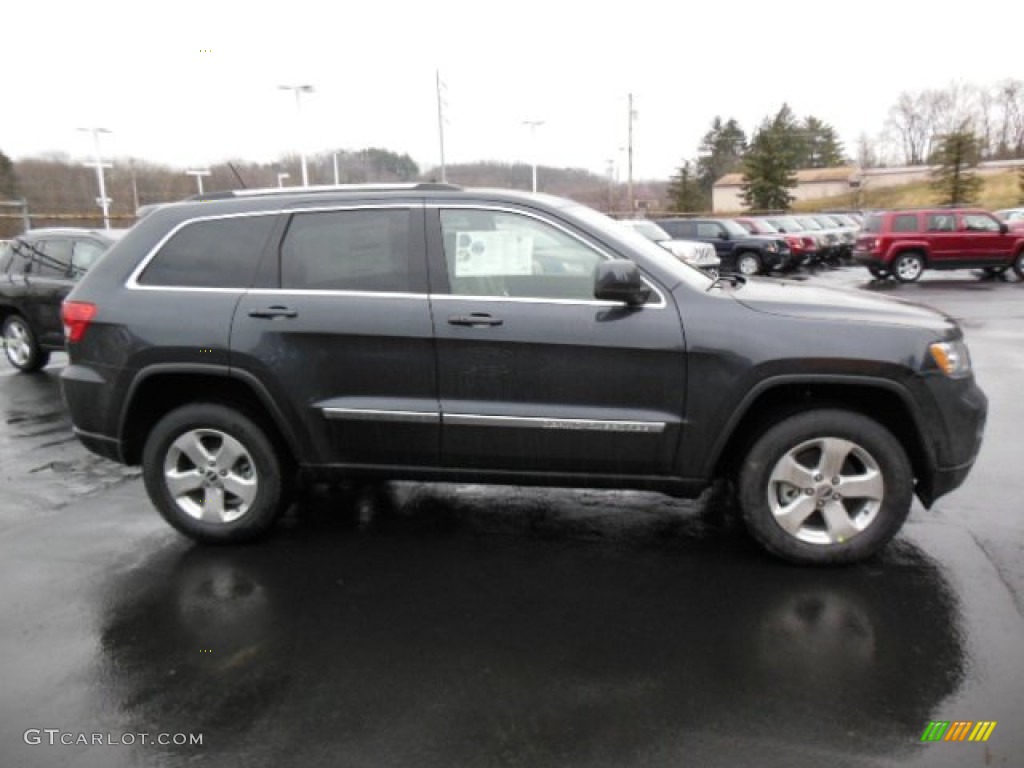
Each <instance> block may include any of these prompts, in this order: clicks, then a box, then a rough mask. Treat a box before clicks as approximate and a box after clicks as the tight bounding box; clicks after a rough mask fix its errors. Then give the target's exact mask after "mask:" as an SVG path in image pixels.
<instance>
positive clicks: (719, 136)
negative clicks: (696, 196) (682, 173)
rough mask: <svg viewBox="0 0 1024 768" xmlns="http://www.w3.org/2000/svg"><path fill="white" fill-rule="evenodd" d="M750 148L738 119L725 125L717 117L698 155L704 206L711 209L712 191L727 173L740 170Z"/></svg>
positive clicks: (730, 119)
mask: <svg viewBox="0 0 1024 768" xmlns="http://www.w3.org/2000/svg"><path fill="white" fill-rule="evenodd" d="M746 146H747V135H746V134H745V133H744V132H743V129H742V128H740V124H739V123H738V122H736V120H735V119H734V118H729V119H728V120H726V121H725V122H723V121H722V118H721V117H718V116H717V115H716V116H715V119H714V120H712V121H711V129H710V130H709V131H708V132H707V133H705V134H704V138H702V139H701V141H700V145H699V147H698V149H697V151H698V152H699V154H700V157H699V159H698V160H697V181H698V184H699V186H700V190H701V192H702V193H703V195H704V200H703V206H704V207H706V208H710V207H711V206H710V204H711V190H712V188H713V187H714V186H715V182H716V181H718V180H719V179H720V178H722V177H723V176H725V174H727V173H733V172H734V171H737V170H739V168H740V165H741V164H742V162H743V153H744V151H745V150H746Z"/></svg>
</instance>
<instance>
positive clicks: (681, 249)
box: [619, 219, 722, 277]
mask: <svg viewBox="0 0 1024 768" xmlns="http://www.w3.org/2000/svg"><path fill="white" fill-rule="evenodd" d="M619 223H620V224H625V225H626V226H627V227H629V228H630V229H632V230H633V231H634V232H637V233H639V234H641V235H643V236H644V237H646V238H647V239H648V240H651V241H652V242H655V243H657V244H658V245H660V246H661V247H662V248H664V249H665V250H666V251H668V252H669V253H671V254H672V255H673V256H675V257H676V258H677V259H679V260H680V261H684V262H686V263H687V264H689V265H690V266H691V267H696V268H697V269H701V270H704V271H705V272H707V273H708V274H709V275H711V276H712V277H718V268H719V267H720V266H721V265H722V260H721V259H720V258H718V254H717V253H716V252H715V246H713V245H711V244H710V243H698V242H694V241H693V240H674V239H672V236H671V235H669V233H668V232H666V231H665V230H664V229H662V228H661V227H659V226H658V225H657V224H655V223H654V222H653V221H648V220H647V219H621V220H620V222H619Z"/></svg>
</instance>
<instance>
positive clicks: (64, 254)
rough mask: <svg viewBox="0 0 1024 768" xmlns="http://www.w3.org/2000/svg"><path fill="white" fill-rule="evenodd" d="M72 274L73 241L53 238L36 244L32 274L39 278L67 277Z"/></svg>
mask: <svg viewBox="0 0 1024 768" xmlns="http://www.w3.org/2000/svg"><path fill="white" fill-rule="evenodd" d="M70 273H71V241H70V240H68V239H67V238H63V237H60V238H53V239H49V240H42V241H40V242H38V243H36V247H35V253H34V254H33V257H32V274H33V275H36V276H38V277H67V276H68V275H69V274H70Z"/></svg>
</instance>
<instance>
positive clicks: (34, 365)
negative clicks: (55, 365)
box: [3, 315, 50, 373]
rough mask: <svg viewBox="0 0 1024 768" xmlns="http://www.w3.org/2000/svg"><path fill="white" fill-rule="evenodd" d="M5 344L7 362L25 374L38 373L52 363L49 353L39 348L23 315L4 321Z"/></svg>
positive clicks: (10, 317) (13, 316)
mask: <svg viewBox="0 0 1024 768" xmlns="http://www.w3.org/2000/svg"><path fill="white" fill-rule="evenodd" d="M3 343H4V354H5V355H6V356H7V362H9V363H10V364H11V365H13V366H14V367H15V368H17V369H18V370H19V371H22V372H23V373H32V372H33V371H38V370H39V369H41V368H45V367H46V364H47V363H49V362H50V353H49V351H48V350H45V349H43V348H42V347H40V346H39V341H38V339H36V335H35V334H34V333H33V332H32V327H31V326H30V325H29V324H28V321H26V320H25V318H23V317H22V316H21V315H8V316H7V318H6V319H5V320H4V325H3Z"/></svg>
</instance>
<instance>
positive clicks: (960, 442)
mask: <svg viewBox="0 0 1024 768" xmlns="http://www.w3.org/2000/svg"><path fill="white" fill-rule="evenodd" d="M927 388H928V389H929V390H930V391H931V395H932V399H933V402H934V403H935V405H936V410H937V413H936V414H934V415H929V416H928V423H929V426H930V431H931V433H932V436H931V439H932V446H933V448H934V453H935V459H936V462H935V465H934V466H933V467H931V471H929V472H926V473H922V476H921V477H919V478H918V484H917V489H916V490H917V495H918V497H919V498H920V499H921V503H923V504H924V505H925V506H926V507H930V506H931V505H932V503H934V502H935V500H936V499H938V498H940V497H941V496H944V495H945V494H947V493H949V492H950V491H953V490H955V489H956V488H958V487H959V486H960V485H961V484H962V483H963V481H964V480H965V479H966V478H967V475H968V473H969V472H970V471H971V467H973V466H974V461H975V459H977V457H978V451H980V450H981V443H982V438H983V436H984V432H985V421H986V419H987V417H988V398H987V397H986V396H985V393H984V392H983V391H982V390H981V388H980V387H978V385H977V384H976V383H975V381H974V377H973V376H972V377H969V378H966V379H961V380H959V381H950V380H949V379H945V378H944V377H941V378H940V376H938V375H937V376H935V377H931V378H930V380H929V381H928V384H927Z"/></svg>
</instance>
